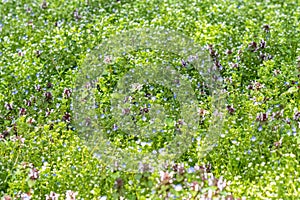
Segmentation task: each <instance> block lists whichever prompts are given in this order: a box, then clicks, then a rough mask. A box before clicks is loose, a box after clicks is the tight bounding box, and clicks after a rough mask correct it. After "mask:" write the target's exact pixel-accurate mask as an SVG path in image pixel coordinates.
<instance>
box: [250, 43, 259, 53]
mask: <svg viewBox="0 0 300 200" xmlns="http://www.w3.org/2000/svg"><path fill="white" fill-rule="evenodd" d="M248 47H249V48H250V49H251V51H252V52H256V51H257V43H256V42H254V41H253V42H251V43H250V44H249V45H248Z"/></svg>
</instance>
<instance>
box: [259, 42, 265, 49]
mask: <svg viewBox="0 0 300 200" xmlns="http://www.w3.org/2000/svg"><path fill="white" fill-rule="evenodd" d="M265 47H266V41H264V40H261V41H260V48H262V49H264V48H265Z"/></svg>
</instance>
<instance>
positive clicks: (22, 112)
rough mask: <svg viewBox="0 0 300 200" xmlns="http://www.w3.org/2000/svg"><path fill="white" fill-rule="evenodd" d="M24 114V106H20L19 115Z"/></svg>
mask: <svg viewBox="0 0 300 200" xmlns="http://www.w3.org/2000/svg"><path fill="white" fill-rule="evenodd" d="M25 114H26V109H25V108H20V111H19V115H20V116H21V115H25Z"/></svg>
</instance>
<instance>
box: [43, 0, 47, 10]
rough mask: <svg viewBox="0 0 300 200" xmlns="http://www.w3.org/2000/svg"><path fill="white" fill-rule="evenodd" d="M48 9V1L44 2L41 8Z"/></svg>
mask: <svg viewBox="0 0 300 200" xmlns="http://www.w3.org/2000/svg"><path fill="white" fill-rule="evenodd" d="M47 7H48V3H47V1H46V0H44V1H43V3H42V5H41V8H42V9H46V8H47Z"/></svg>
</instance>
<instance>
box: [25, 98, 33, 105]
mask: <svg viewBox="0 0 300 200" xmlns="http://www.w3.org/2000/svg"><path fill="white" fill-rule="evenodd" d="M24 101H25V105H26V106H31V104H32V101H31V100H30V99H25V100H24Z"/></svg>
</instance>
